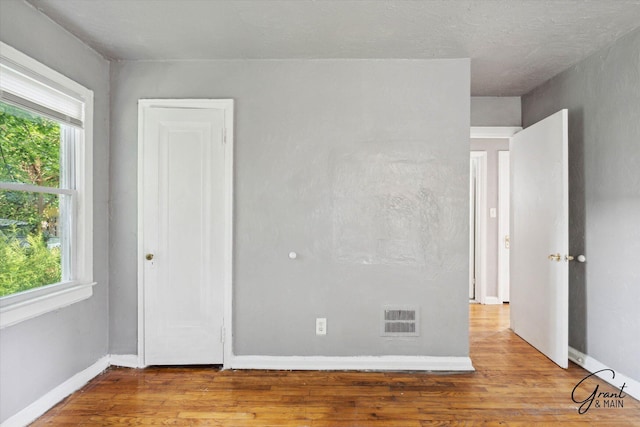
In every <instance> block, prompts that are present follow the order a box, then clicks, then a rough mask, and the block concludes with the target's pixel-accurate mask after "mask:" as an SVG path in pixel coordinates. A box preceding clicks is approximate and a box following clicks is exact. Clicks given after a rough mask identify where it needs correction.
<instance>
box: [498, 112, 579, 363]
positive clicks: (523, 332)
mask: <svg viewBox="0 0 640 427" xmlns="http://www.w3.org/2000/svg"><path fill="white" fill-rule="evenodd" d="M567 121H568V114H567V110H562V111H559V112H558V113H556V114H554V115H552V116H549V117H548V118H546V119H544V120H542V121H540V122H538V123H536V124H535V125H533V126H531V127H529V128H527V129H525V130H523V131H521V132H519V133H517V134H516V135H515V136H513V138H512V139H511V143H510V153H511V154H510V156H511V171H512V173H511V253H510V273H511V285H512V286H511V294H510V298H511V301H510V305H511V328H512V329H513V331H514V332H515V333H516V334H518V335H519V336H520V337H522V338H523V339H525V340H526V341H527V342H529V343H530V344H531V345H533V346H534V347H535V348H537V349H538V350H540V351H541V352H542V353H544V354H545V355H546V356H547V357H549V358H550V359H551V360H553V361H554V362H555V363H557V364H558V365H559V366H561V367H563V368H567V366H568V356H569V354H568V351H569V348H568V345H569V344H568V328H569V327H568V290H569V268H568V259H567V256H568V253H569V252H568V250H569V183H568V176H569V175H568V130H567Z"/></svg>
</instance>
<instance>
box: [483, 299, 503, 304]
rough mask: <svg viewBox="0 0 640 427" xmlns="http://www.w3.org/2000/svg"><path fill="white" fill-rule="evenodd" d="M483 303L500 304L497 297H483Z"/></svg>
mask: <svg viewBox="0 0 640 427" xmlns="http://www.w3.org/2000/svg"><path fill="white" fill-rule="evenodd" d="M484 303H485V304H487V305H496V304H502V301H500V300H499V299H498V297H484Z"/></svg>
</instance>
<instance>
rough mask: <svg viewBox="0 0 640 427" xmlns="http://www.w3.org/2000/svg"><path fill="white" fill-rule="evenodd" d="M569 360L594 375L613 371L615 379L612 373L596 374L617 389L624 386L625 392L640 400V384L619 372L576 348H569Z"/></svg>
mask: <svg viewBox="0 0 640 427" xmlns="http://www.w3.org/2000/svg"><path fill="white" fill-rule="evenodd" d="M569 360H571V361H572V362H573V363H575V364H576V365H578V366H581V367H583V368H584V369H586V370H587V371H589V372H591V373H593V372H598V371H600V370H602V369H611V370H613V371H614V372H615V373H616V377H615V378H611V373H610V372H606V373H604V372H603V373H602V374H596V376H597V377H599V378H601V379H603V380H605V381H606V382H608V383H609V384H611V385H613V386H614V387H616V388H618V389H619V388H620V387H622V385H623V384H624V390H623V391H624V392H625V393H626V394H628V395H629V396H631V397H634V398H635V399H637V400H640V382H638V381H636V380H634V379H632V378H629V377H627V376H625V375H623V374H621V373H620V372H617V371H616V370H615V369H613V368H610V367H608V366H607V365H605V364H604V363H601V362H599V361H597V360H596V359H594V358H593V357H591V356H587V355H586V354H584V353H581V352H579V351H578V350H576V349H575V348H572V347H569Z"/></svg>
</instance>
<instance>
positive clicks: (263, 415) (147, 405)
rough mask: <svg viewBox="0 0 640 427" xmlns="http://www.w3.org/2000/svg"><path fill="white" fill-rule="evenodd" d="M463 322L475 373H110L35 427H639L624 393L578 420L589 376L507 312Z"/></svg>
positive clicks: (638, 414)
mask: <svg viewBox="0 0 640 427" xmlns="http://www.w3.org/2000/svg"><path fill="white" fill-rule="evenodd" d="M470 318H471V322H470V325H471V336H470V346H471V358H472V361H473V364H474V366H475V368H476V372H473V373H455V374H445V373H392V372H385V373H378V372H301V371H292V372H281V371H219V370H216V369H213V368H211V367H196V368H182V367H178V368H175V367H172V368H148V369H142V370H137V369H126V368H112V369H109V370H108V371H107V372H106V373H104V374H102V375H101V376H99V377H97V378H95V379H94V380H93V381H92V382H91V383H89V384H88V385H87V386H85V387H84V388H83V389H82V390H80V391H78V392H76V393H74V394H73V395H71V396H70V397H69V398H67V399H65V400H64V401H63V402H61V403H60V404H58V405H57V406H56V407H54V408H53V409H51V410H50V411H49V412H48V413H46V414H45V415H43V416H42V417H41V418H40V419H39V420H37V421H36V422H35V423H34V424H33V425H34V426H44V425H56V426H67V425H68V426H79V425H87V426H97V425H101V426H108V425H118V426H128V425H179V426H192V425H194V426H195V425H210V426H238V427H244V426H314V427H316V426H331V427H342V426H373V427H376V426H380V427H381V426H385V427H389V426H390V427H392V426H403V427H412V426H472V425H484V426H494V425H495V426H498V425H499V426H531V425H549V426H555V425H562V426H571V425H591V426H640V402H638V401H637V400H634V399H633V398H631V397H630V396H628V395H626V397H623V398H622V399H618V400H621V401H622V404H623V407H603V406H604V400H607V401H609V399H602V398H600V399H599V406H600V407H596V403H598V402H595V401H594V403H593V404H592V406H591V408H590V409H589V410H588V411H587V412H586V413H584V414H579V413H578V407H579V406H580V405H579V404H577V403H574V402H573V401H572V399H571V393H572V390H573V388H574V386H575V385H576V384H577V383H578V382H579V381H580V380H581V379H582V378H583V377H585V376H586V375H588V372H586V371H584V370H583V369H582V368H579V367H578V366H576V365H574V364H571V365H570V367H569V369H567V370H563V369H561V368H558V367H556V365H554V364H553V363H552V362H551V361H549V360H548V359H547V358H546V357H545V356H543V355H541V354H540V353H538V352H537V351H536V350H534V349H533V348H532V347H530V346H529V345H528V344H527V343H525V342H524V341H522V340H521V339H520V338H519V337H517V336H516V335H515V334H514V333H513V332H511V331H510V330H509V329H508V325H509V307H508V305H504V306H502V305H497V306H483V305H476V304H474V305H471V306H470ZM585 384H586V385H585ZM583 385H585V387H583V388H580V389H578V391H577V392H576V398H577V400H583V399H585V398H586V397H587V396H588V395H590V394H591V392H593V389H594V388H595V386H596V385H597V386H598V387H599V390H598V391H599V392H609V393H616V392H617V393H619V390H617V389H615V388H614V387H612V386H610V385H608V384H607V383H606V382H604V381H602V380H599V379H593V378H591V379H589V380H588V381H587V382H585V383H583ZM612 402H614V403H619V402H617V400H616V399H613V400H612Z"/></svg>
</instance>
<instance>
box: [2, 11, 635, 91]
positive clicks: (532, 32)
mask: <svg viewBox="0 0 640 427" xmlns="http://www.w3.org/2000/svg"><path fill="white" fill-rule="evenodd" d="M0 1H1V0H0ZM28 1H29V2H30V3H31V4H33V5H34V6H35V7H37V8H38V9H40V10H41V11H42V12H43V13H45V14H46V15H48V16H49V17H50V18H51V19H53V20H54V21H56V22H58V23H59V24H61V25H62V26H63V27H65V28H67V29H68V30H69V31H70V32H72V33H73V34H75V35H76V36H78V37H79V38H80V39H82V40H84V41H85V42H86V43H88V44H89V45H90V46H92V47H93V48H95V49H96V50H97V51H98V52H100V53H102V54H103V55H104V56H105V57H107V58H109V59H116V60H174V59H180V60H181V59H188V60H207V59H285V58H287V59H289V58H305V59H309V58H312V59H323V58H354V59H360V58H402V59H422V58H471V75H472V77H471V91H472V94H473V95H496V96H497V95H522V94H524V93H526V92H528V91H529V90H531V89H533V88H534V87H536V86H537V85H539V84H540V83H542V82H544V81H545V80H547V79H549V78H550V77H552V76H554V75H555V74H557V73H559V72H560V71H562V70H564V69H566V68H568V67H569V66H571V65H573V64H574V63H576V62H577V61H579V60H580V59H582V58H584V57H586V56H588V55H589V54H590V53H592V52H594V51H596V50H598V49H599V48H601V47H603V46H606V45H608V44H610V43H612V42H613V41H615V40H616V39H617V38H619V37H620V36H622V35H624V34H626V33H628V32H629V31H631V30H633V29H634V28H637V27H638V26H640V0H422V1H400V0H394V1H384V0H363V1H362V0H361V1H349V0H343V1H341V0H334V1H330V0H315V1H310V0H278V1H271V0H247V1H243V0H233V1H232V0H227V1H223V0H28Z"/></svg>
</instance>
